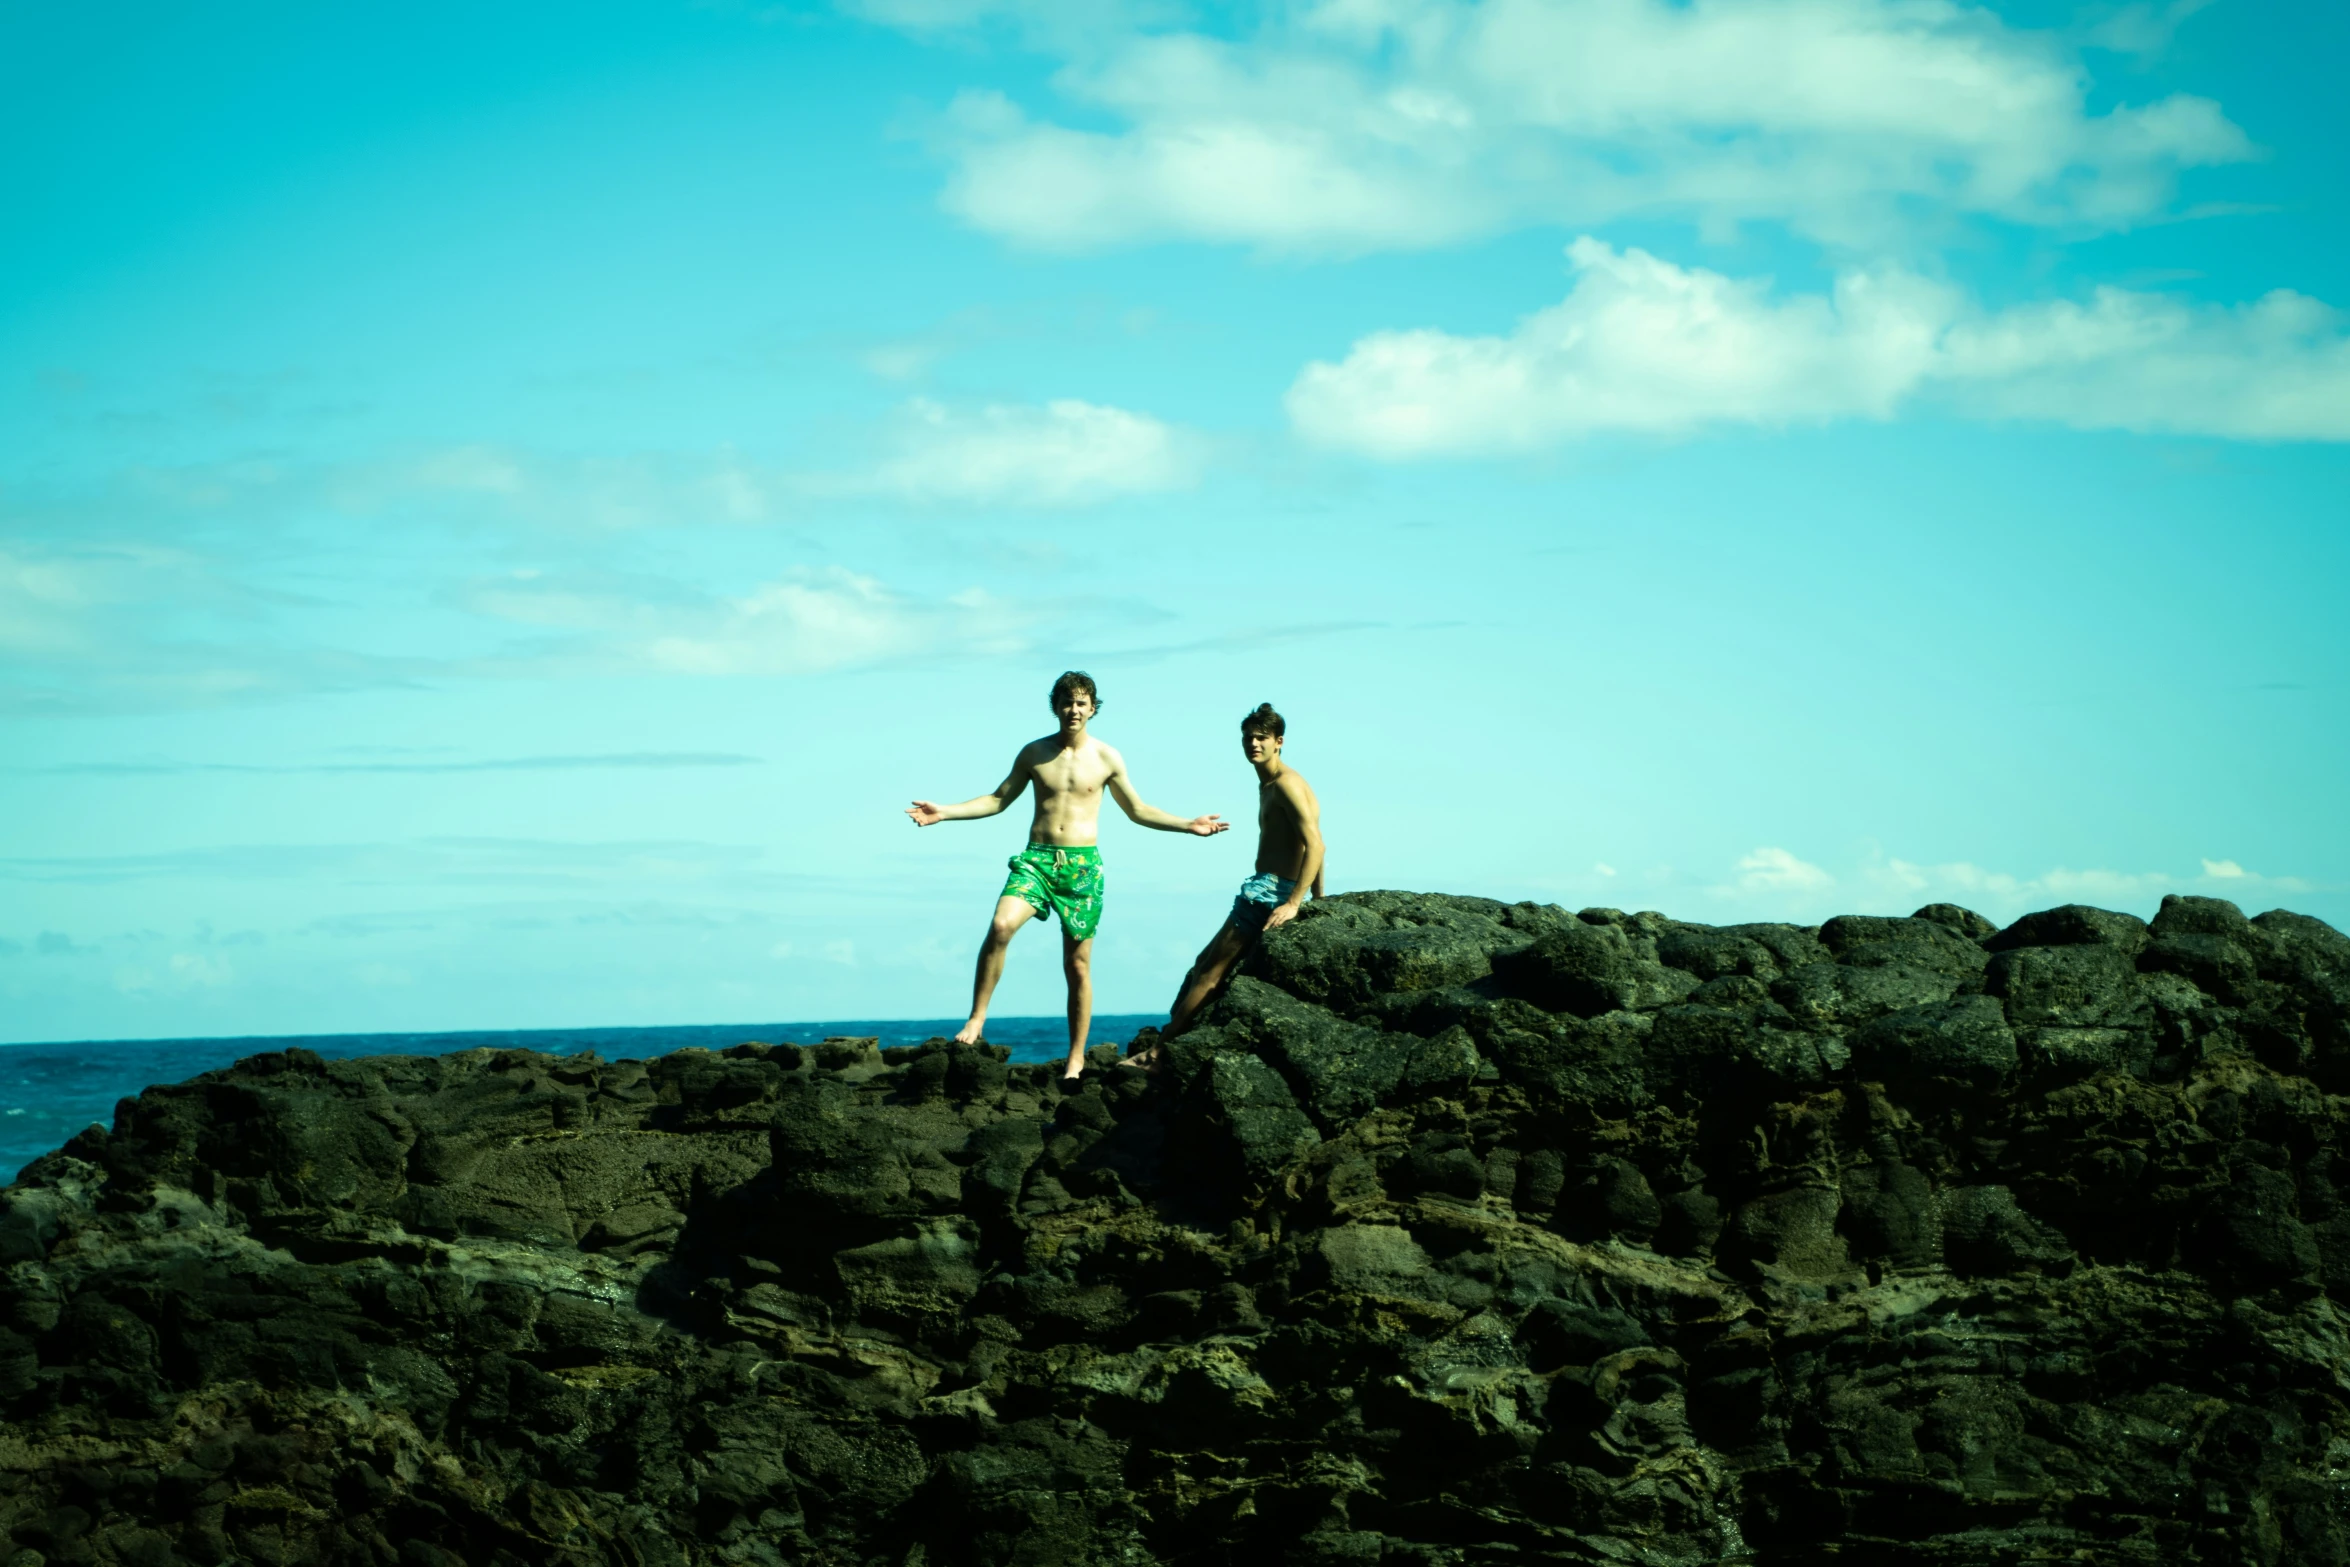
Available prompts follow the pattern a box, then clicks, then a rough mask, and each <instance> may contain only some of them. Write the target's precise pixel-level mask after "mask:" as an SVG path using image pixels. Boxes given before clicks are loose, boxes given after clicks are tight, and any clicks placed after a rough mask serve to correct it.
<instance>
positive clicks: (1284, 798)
mask: <svg viewBox="0 0 2350 1567" xmlns="http://www.w3.org/2000/svg"><path fill="white" fill-rule="evenodd" d="M1288 727H1289V726H1288V725H1287V724H1286V723H1284V722H1283V721H1282V718H1281V715H1280V714H1279V713H1276V712H1274V711H1273V704H1272V703H1270V702H1265V703H1261V704H1259V706H1258V707H1257V710H1256V711H1255V712H1253V713H1251V714H1249V715H1248V716H1247V717H1246V718H1243V719H1242V720H1241V721H1240V749H1241V754H1242V755H1244V756H1246V757H1247V758H1248V760H1249V765H1250V766H1251V767H1254V768H1255V769H1256V770H1257V869H1256V874H1255V875H1253V876H1251V877H1249V878H1248V880H1246V881H1244V882H1242V883H1241V884H1240V896H1239V897H1237V898H1234V899H1233V900H1232V913H1231V914H1230V915H1229V916H1227V917H1226V919H1225V921H1224V928H1223V929H1222V930H1219V931H1217V932H1216V936H1215V939H1214V940H1213V941H1210V942H1209V943H1208V944H1207V946H1205V947H1203V948H1202V949H1201V950H1200V955H1199V957H1198V959H1197V960H1196V961H1194V962H1193V964H1192V965H1191V972H1190V973H1189V974H1186V975H1185V976H1184V977H1183V988H1182V990H1180V991H1179V992H1177V993H1176V996H1175V1005H1174V1006H1173V1007H1172V1008H1171V1009H1169V1014H1168V1018H1167V1032H1168V1033H1169V1034H1180V1033H1182V1032H1183V1031H1184V1030H1185V1029H1186V1028H1189V1027H1190V1026H1191V1020H1192V1019H1193V1018H1194V1017H1196V1016H1198V1015H1199V1010H1200V1008H1202V1007H1204V1006H1206V1005H1207V1004H1208V1002H1209V1001H1210V1000H1211V999H1212V998H1213V997H1214V996H1215V994H1216V992H1217V991H1219V990H1221V989H1222V988H1223V986H1224V981H1225V979H1226V978H1227V977H1228V976H1229V975H1230V974H1231V973H1232V966H1233V965H1234V964H1236V963H1238V962H1239V961H1240V960H1241V958H1242V957H1243V956H1245V955H1246V954H1247V952H1248V949H1249V948H1250V947H1252V946H1254V945H1256V941H1257V938H1258V937H1259V936H1261V935H1263V934H1264V933H1265V932H1266V931H1269V930H1271V929H1273V928H1274V927H1275V926H1276V925H1286V924H1288V923H1289V922H1290V921H1291V920H1293V919H1296V918H1297V911H1298V908H1299V906H1300V905H1301V904H1302V903H1304V901H1305V900H1306V898H1308V897H1309V896H1310V897H1316V898H1319V897H1320V896H1322V806H1321V802H1320V801H1318V800H1316V799H1315V798H1314V791H1313V788H1312V786H1311V785H1309V784H1308V783H1307V782H1306V778H1305V774H1303V773H1301V772H1299V771H1298V770H1297V769H1296V768H1294V767H1291V766H1290V765H1289V764H1287V763H1286V762H1284V761H1282V760H1281V742H1282V737H1283V735H1284V734H1285V732H1286V731H1287V730H1288ZM1128 1059H1129V1060H1130V1061H1131V1062H1132V1063H1133V1064H1134V1065H1136V1066H1139V1067H1141V1068H1142V1069H1143V1070H1145V1071H1153V1070H1156V1069H1157V1067H1158V1064H1159V1061H1160V1059H1161V1055H1160V1051H1159V1048H1158V1047H1157V1046H1156V1045H1152V1046H1150V1047H1149V1048H1147V1049H1144V1050H1140V1051H1137V1052H1136V1053H1135V1054H1134V1055H1132V1056H1131V1057H1129V1058H1128Z"/></svg>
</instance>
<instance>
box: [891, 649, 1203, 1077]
mask: <svg viewBox="0 0 2350 1567" xmlns="http://www.w3.org/2000/svg"><path fill="white" fill-rule="evenodd" d="M1052 703H1053V713H1054V715H1055V716H1056V717H1058V718H1059V719H1060V721H1061V726H1060V728H1059V729H1058V730H1057V731H1055V732H1054V733H1052V734H1049V735H1046V736H1045V737H1044V738H1043V739H1041V740H1031V741H1029V742H1028V744H1026V745H1024V746H1022V747H1021V748H1020V754H1019V755H1018V756H1016V757H1014V758H1013V759H1012V770H1011V772H1009V773H1007V774H1006V775H1005V776H1004V781H1003V782H1002V783H1000V784H997V785H996V786H995V788H994V790H993V791H992V792H990V793H988V794H983V795H980V796H979V797H978V798H977V799H972V800H965V801H963V802H962V803H961V804H960V805H936V804H933V803H932V802H930V801H928V800H916V801H915V802H914V804H913V806H912V807H911V808H910V809H909V810H908V811H907V812H906V814H907V815H908V816H911V817H912V818H914V825H915V826H917V827H929V826H932V825H933V824H935V823H938V822H967V821H976V820H978V819H979V818H980V817H983V816H994V815H996V814H997V813H998V812H1001V811H1004V810H1007V809H1009V808H1010V806H1011V804H1012V802H1013V801H1014V800H1017V799H1019V798H1020V791H1021V790H1023V789H1025V788H1027V787H1028V786H1029V785H1030V784H1031V783H1033V784H1035V785H1036V819H1035V821H1034V822H1033V823H1031V824H1030V826H1029V829H1028V847H1027V848H1025V849H1023V850H1021V851H1020V852H1019V853H1018V854H1015V855H1013V856H1012V858H1011V860H1010V862H1009V863H1010V866H1011V874H1010V875H1009V876H1007V877H1006V878H1005V879H1004V890H1003V895H1002V896H1001V897H999V898H997V899H996V905H995V918H994V919H993V920H992V921H990V922H989V924H988V927H987V938H986V939H985V940H984V941H982V942H981V943H980V944H979V971H978V973H977V974H976V975H975V976H974V977H973V979H972V982H971V1019H970V1021H969V1022H967V1023H965V1024H964V1025H963V1026H962V1028H961V1029H960V1030H958V1031H957V1032H956V1034H955V1037H956V1038H957V1039H959V1040H962V1041H963V1042H964V1043H966V1044H971V1043H975V1042H977V1040H978V1039H979V1035H980V1030H981V1029H983V1028H984V1027H985V1026H986V1024H987V1002H988V998H989V997H990V996H992V995H994V994H995V987H996V981H997V980H999V979H1001V978H1003V974H1004V950H1005V949H1006V948H1007V947H1009V946H1010V945H1011V942H1012V938H1013V937H1014V936H1015V935H1017V934H1018V933H1019V930H1020V927H1021V926H1023V925H1025V924H1027V923H1028V922H1029V921H1030V920H1031V919H1036V918H1046V919H1049V918H1051V917H1052V916H1053V915H1056V914H1058V915H1059V916H1060V917H1061V967H1062V970H1063V971H1064V972H1065V973H1066V974H1067V975H1068V979H1069V1065H1068V1068H1067V1071H1066V1074H1065V1075H1067V1076H1069V1077H1076V1076H1078V1075H1079V1074H1080V1073H1082V1072H1083V1071H1084V1070H1085V1031H1086V1029H1087V1028H1088V1027H1090V1026H1091V1025H1092V1022H1093V968H1092V965H1093V933H1094V930H1095V928H1096V927H1097V926H1098V925H1100V923H1101V918H1102V854H1101V850H1100V849H1099V848H1098V847H1096V846H1095V839H1096V838H1097V837H1098V835H1099V833H1100V829H1101V814H1102V790H1103V789H1104V788H1105V787H1107V788H1108V789H1109V791H1110V797H1111V798H1112V799H1114V800H1116V801H1117V802H1118V808H1119V809H1120V810H1122V811H1124V812H1125V813H1126V815H1127V817H1128V818H1129V819H1130V820H1132V821H1133V822H1135V823H1136V824H1138V825H1140V826H1143V827H1153V828H1156V829H1158V830H1159V831H1160V832H1187V833H1192V834H1195V835H1197V836H1199V837H1202V838H1206V837H1210V836H1213V835H1214V834H1216V833H1220V832H1222V831H1223V830H1224V829H1225V828H1226V827H1228V826H1230V825H1231V823H1229V822H1227V821H1225V820H1223V819H1222V818H1221V817H1216V816H1195V817H1192V818H1191V819H1190V820H1188V821H1187V820H1185V819H1184V818H1182V817H1180V816H1176V815H1173V814H1172V813H1170V812H1167V811H1162V810H1160V809H1159V808H1158V807H1157V806H1154V805H1145V804H1144V803H1143V801H1142V797H1141V796H1140V795H1138V794H1136V793H1135V792H1134V781H1133V780H1132V779H1131V778H1129V777H1127V775H1126V759H1125V758H1124V757H1122V756H1120V755H1119V754H1118V753H1117V751H1116V749H1114V748H1113V747H1111V746H1108V745H1105V744H1103V743H1102V742H1101V741H1099V740H1097V739H1095V738H1094V737H1093V736H1092V735H1090V734H1087V733H1086V730H1085V726H1086V725H1087V724H1088V723H1089V722H1091V720H1092V718H1093V716H1094V714H1095V713H1097V712H1099V711H1100V710H1101V694H1100V693H1099V692H1098V691H1097V690H1095V688H1094V683H1093V677H1092V676H1091V675H1089V674H1087V673H1086V672H1085V671H1084V670H1082V669H1072V670H1070V671H1069V672H1068V673H1066V674H1064V675H1063V676H1061V678H1060V679H1058V680H1056V681H1054V682H1053V696H1052Z"/></svg>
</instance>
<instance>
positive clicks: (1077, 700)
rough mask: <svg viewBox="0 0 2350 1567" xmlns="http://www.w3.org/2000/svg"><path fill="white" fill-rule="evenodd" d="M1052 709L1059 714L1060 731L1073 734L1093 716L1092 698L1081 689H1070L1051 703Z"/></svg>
mask: <svg viewBox="0 0 2350 1567" xmlns="http://www.w3.org/2000/svg"><path fill="white" fill-rule="evenodd" d="M1053 711H1054V712H1055V713H1056V714H1058V715H1059V716H1060V720H1061V730H1062V732H1063V733H1065V734H1075V733H1076V732H1077V731H1078V730H1080V729H1083V728H1084V727H1085V721H1086V720H1087V719H1089V718H1091V717H1092V716H1093V698H1092V697H1089V696H1087V695H1086V694H1085V693H1084V692H1082V691H1072V692H1070V693H1069V694H1068V695H1067V696H1064V697H1062V698H1061V699H1060V700H1059V701H1058V702H1055V703H1054V704H1053Z"/></svg>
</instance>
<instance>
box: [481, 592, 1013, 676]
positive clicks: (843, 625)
mask: <svg viewBox="0 0 2350 1567" xmlns="http://www.w3.org/2000/svg"><path fill="white" fill-rule="evenodd" d="M469 599H470V602H471V604H472V605H473V607H474V608H476V609H477V610H479V611H480V612H482V613H484V614H488V615H493V616H497V617H499V618H501V619H505V620H510V621H513V622H516V623H519V624H522V625H527V626H533V627H539V628H543V629H546V630H549V631H556V632H562V633H568V634H569V640H568V641H566V642H561V643H556V644H551V645H549V646H547V647H545V648H542V649H540V650H538V651H535V652H533V653H531V654H529V655H527V656H525V657H524V658H522V659H521V660H520V661H519V663H520V665H521V666H522V667H545V668H549V669H553V668H558V667H571V668H575V669H580V670H583V671H612V670H636V671H640V672H645V673H655V674H670V675H797V674H809V673H814V672H817V671H821V670H828V669H839V668H845V667H850V666H856V665H867V664H881V663H892V662H896V661H899V660H903V659H910V658H917V657H920V656H922V655H923V654H925V653H927V652H930V651H931V650H933V649H935V648H937V647H939V646H942V645H949V644H951V645H953V646H955V647H957V648H959V649H962V650H963V651H964V652H966V653H972V652H978V653H995V652H1008V651H1011V650H1013V649H1016V648H1018V647H1021V646H1024V645H1025V640H1026V637H1027V635H1028V628H1029V627H1031V626H1032V625H1033V624H1034V620H1035V617H1034V615H1033V613H1029V614H1020V613H1015V612H1014V611H1013V610H1012V608H1011V607H1010V606H1008V605H1004V604H1002V603H999V602H998V601H996V600H995V599H993V598H991V597H989V596H988V595H987V594H985V593H982V592H980V591H978V590H977V589H971V590H967V591H965V592H962V593H958V594H955V595H952V596H950V597H947V598H943V599H923V598H915V597H911V596H908V595H905V594H901V593H897V592H894V591H892V590H891V589H889V588H888V587H886V586H884V585H883V584H882V583H880V582H878V581H876V580H875V579H873V578H871V577H863V576H859V575H857V574H856V573H854V572H850V571H845V570H841V569H839V568H837V567H835V568H827V569H822V570H808V569H804V570H797V571H793V572H789V573H787V574H786V575H784V576H783V577H781V578H778V579H776V580H774V581H771V582H767V583H764V584H761V585H760V586H758V587H755V588H753V589H751V590H750V591H749V592H747V593H743V594H737V595H710V594H700V593H694V592H690V591H688V590H686V589H684V588H682V587H680V586H678V585H675V584H655V585H652V587H651V588H650V590H647V589H645V588H636V589H633V590H632V589H631V588H630V587H629V586H628V585H624V584H621V583H617V582H615V581H612V580H610V579H605V578H598V577H588V576H584V575H566V574H559V573H542V572H518V573H514V574H511V575H508V576H505V577H500V578H496V579H492V580H488V581H484V582H480V583H477V584H475V585H474V587H473V589H472V591H471V593H470V595H469Z"/></svg>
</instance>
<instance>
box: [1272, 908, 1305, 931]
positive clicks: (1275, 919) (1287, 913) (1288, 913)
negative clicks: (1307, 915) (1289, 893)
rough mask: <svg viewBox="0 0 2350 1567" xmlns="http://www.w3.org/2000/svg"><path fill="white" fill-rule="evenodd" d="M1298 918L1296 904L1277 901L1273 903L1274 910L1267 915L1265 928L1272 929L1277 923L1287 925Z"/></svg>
mask: <svg viewBox="0 0 2350 1567" xmlns="http://www.w3.org/2000/svg"><path fill="white" fill-rule="evenodd" d="M1296 918H1297V905H1296V904H1294V903H1276V904H1274V905H1273V912H1272V913H1270V914H1268V915H1266V916H1265V929H1267V930H1271V929H1272V928H1273V927H1274V926H1276V925H1286V924H1288V923H1289V922H1290V921H1291V920H1293V919H1296Z"/></svg>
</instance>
